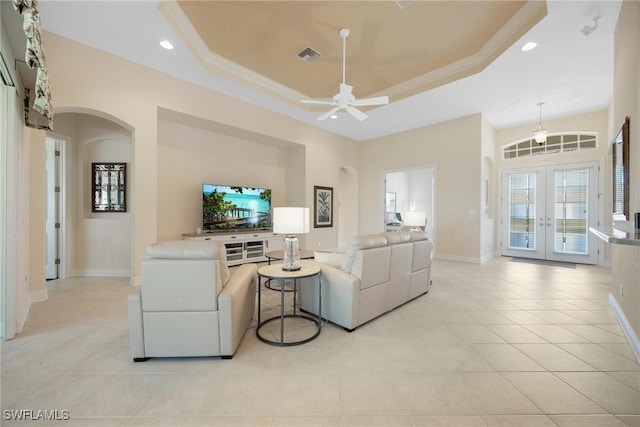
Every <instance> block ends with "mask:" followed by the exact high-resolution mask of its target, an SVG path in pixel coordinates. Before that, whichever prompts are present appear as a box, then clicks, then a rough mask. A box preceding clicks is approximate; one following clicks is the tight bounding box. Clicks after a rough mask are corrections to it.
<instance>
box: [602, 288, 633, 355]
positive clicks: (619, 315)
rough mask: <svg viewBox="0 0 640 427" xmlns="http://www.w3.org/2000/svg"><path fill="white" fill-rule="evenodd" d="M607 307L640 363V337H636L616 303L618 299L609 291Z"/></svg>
mask: <svg viewBox="0 0 640 427" xmlns="http://www.w3.org/2000/svg"><path fill="white" fill-rule="evenodd" d="M609 307H611V309H612V310H613V313H614V314H615V315H616V319H618V323H620V327H621V328H622V332H624V335H625V336H626V337H627V340H628V341H629V345H630V346H631V350H633V354H634V355H635V356H636V359H637V360H638V363H640V339H638V335H636V333H635V332H634V330H633V327H632V326H631V323H629V320H627V316H625V315H624V311H622V307H620V304H618V300H616V298H615V297H614V296H613V294H611V293H609Z"/></svg>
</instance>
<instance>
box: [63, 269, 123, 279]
mask: <svg viewBox="0 0 640 427" xmlns="http://www.w3.org/2000/svg"><path fill="white" fill-rule="evenodd" d="M75 275H76V276H84V277H130V276H131V270H129V269H108V268H104V269H101V268H89V269H86V270H76V271H75Z"/></svg>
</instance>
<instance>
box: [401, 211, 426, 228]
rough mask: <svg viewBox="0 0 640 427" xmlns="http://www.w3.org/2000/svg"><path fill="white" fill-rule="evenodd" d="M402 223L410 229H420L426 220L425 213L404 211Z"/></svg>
mask: <svg viewBox="0 0 640 427" xmlns="http://www.w3.org/2000/svg"><path fill="white" fill-rule="evenodd" d="M402 216H403V217H404V221H403V223H402V224H403V225H405V226H407V227H409V228H410V230H411V231H421V230H423V229H424V225H425V223H426V220H427V213H426V212H422V211H410V212H405V213H404V214H403V215H402Z"/></svg>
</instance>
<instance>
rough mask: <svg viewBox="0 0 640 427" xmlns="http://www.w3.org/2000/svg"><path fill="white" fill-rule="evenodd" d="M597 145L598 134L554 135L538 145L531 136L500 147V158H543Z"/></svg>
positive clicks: (573, 133)
mask: <svg viewBox="0 0 640 427" xmlns="http://www.w3.org/2000/svg"><path fill="white" fill-rule="evenodd" d="M597 145H598V134H597V133H595V132H579V133H576V132H572V133H556V134H552V135H548V136H547V142H546V143H544V144H538V143H537V142H536V140H535V139H534V138H533V136H531V137H530V138H526V139H521V140H520V141H516V142H513V143H511V144H508V145H505V146H504V147H502V157H503V158H504V159H515V158H518V157H531V156H543V155H546V154H557V153H564V152H568V151H581V150H588V149H591V148H596V147H597Z"/></svg>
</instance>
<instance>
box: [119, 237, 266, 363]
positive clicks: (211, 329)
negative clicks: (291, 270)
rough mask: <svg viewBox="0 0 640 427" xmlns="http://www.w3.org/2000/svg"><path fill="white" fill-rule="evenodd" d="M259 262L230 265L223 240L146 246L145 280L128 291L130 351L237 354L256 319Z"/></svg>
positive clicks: (136, 354)
mask: <svg viewBox="0 0 640 427" xmlns="http://www.w3.org/2000/svg"><path fill="white" fill-rule="evenodd" d="M256 282H257V267H256V265H255V264H244V265H241V266H239V267H237V268H236V269H235V270H234V272H233V274H231V273H230V271H229V269H228V268H227V260H226V250H225V247H224V243H222V242H216V241H196V240H178V241H168V242H162V243H156V244H154V245H151V246H149V247H148V248H147V259H145V260H144V261H143V262H142V285H141V287H140V290H139V291H138V292H136V293H134V294H132V295H130V296H129V299H128V305H129V336H130V342H131V356H132V357H133V359H134V360H135V361H137V362H139V361H144V360H146V359H147V358H149V357H188V356H222V358H227V359H230V358H231V357H232V356H233V354H234V353H235V351H236V349H237V348H238V345H239V344H240V340H241V339H242V337H243V336H244V333H245V331H246V330H247V327H248V326H249V323H250V322H251V319H252V318H253V314H254V309H255V299H256Z"/></svg>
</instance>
